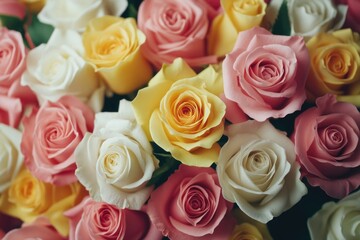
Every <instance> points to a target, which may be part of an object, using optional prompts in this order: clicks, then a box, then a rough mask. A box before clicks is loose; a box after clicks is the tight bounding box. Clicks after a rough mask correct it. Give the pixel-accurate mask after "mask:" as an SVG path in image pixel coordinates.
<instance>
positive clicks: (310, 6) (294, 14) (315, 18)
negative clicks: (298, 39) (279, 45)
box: [287, 0, 347, 38]
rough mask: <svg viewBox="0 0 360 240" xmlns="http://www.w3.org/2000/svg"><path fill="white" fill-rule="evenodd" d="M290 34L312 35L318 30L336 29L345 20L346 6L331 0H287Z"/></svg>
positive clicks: (318, 31)
mask: <svg viewBox="0 0 360 240" xmlns="http://www.w3.org/2000/svg"><path fill="white" fill-rule="evenodd" d="M287 6H288V11H289V18H290V25H291V35H298V36H303V37H305V38H306V37H307V38H309V37H312V36H315V35H316V34H318V33H320V32H328V31H331V30H337V29H340V28H341V27H342V25H343V24H344V22H345V17H346V12H347V7H346V6H345V5H337V6H335V4H334V3H333V0H316V1H313V0H288V1H287Z"/></svg>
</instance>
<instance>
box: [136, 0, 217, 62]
mask: <svg viewBox="0 0 360 240" xmlns="http://www.w3.org/2000/svg"><path fill="white" fill-rule="evenodd" d="M208 8H209V6H206V5H205V4H204V2H203V1H202V0H201V1H193V0H145V1H143V2H142V3H141V5H140V7H139V12H138V26H139V28H140V29H141V31H143V32H144V34H145V35H146V42H145V43H144V44H143V45H142V52H143V54H144V56H145V57H146V58H147V59H148V60H149V61H150V62H152V63H153V64H154V65H155V66H156V67H157V68H160V67H161V65H162V64H163V63H172V62H173V60H174V59H175V58H177V57H181V58H183V59H184V60H185V61H186V62H187V63H188V64H189V65H191V66H201V65H205V64H209V63H216V62H217V58H216V56H207V53H206V35H207V32H208V27H209V25H210V23H209V21H210V20H209V19H208V17H207V14H208V11H207V9H208Z"/></svg>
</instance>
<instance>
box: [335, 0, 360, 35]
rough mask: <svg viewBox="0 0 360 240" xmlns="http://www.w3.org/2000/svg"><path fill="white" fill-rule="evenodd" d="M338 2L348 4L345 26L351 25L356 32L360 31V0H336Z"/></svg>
mask: <svg viewBox="0 0 360 240" xmlns="http://www.w3.org/2000/svg"><path fill="white" fill-rule="evenodd" d="M335 2H336V3H337V4H345V5H347V6H348V11H347V14H346V20H345V25H344V27H349V28H351V29H352V30H354V31H355V32H360V15H359V11H360V1H359V0H335Z"/></svg>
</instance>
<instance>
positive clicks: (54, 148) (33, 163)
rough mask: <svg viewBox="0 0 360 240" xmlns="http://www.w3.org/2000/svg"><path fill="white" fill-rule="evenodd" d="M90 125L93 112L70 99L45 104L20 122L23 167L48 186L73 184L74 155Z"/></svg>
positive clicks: (69, 97) (79, 102)
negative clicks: (22, 123)
mask: <svg viewBox="0 0 360 240" xmlns="http://www.w3.org/2000/svg"><path fill="white" fill-rule="evenodd" d="M93 124H94V113H93V111H92V110H91V109H90V108H89V107H88V106H86V105H85V104H83V103H82V102H81V101H80V100H78V99H77V98H75V97H73V96H64V97H62V98H60V99H59V101H58V102H55V103H53V102H45V103H44V104H43V105H42V106H41V107H40V109H39V110H36V109H34V110H33V111H32V113H31V114H30V116H29V117H27V118H25V119H24V132H23V136H22V140H21V151H22V153H23V155H24V158H25V164H26V166H27V167H28V168H29V170H30V171H31V172H32V174H34V176H36V177H38V178H39V179H41V180H43V181H45V182H48V183H52V184H55V185H65V184H69V183H72V182H75V181H76V180H77V178H76V176H75V169H76V165H75V156H74V151H75V149H76V147H77V145H78V144H79V143H80V141H81V140H82V138H83V137H84V135H85V133H86V132H89V131H92V130H93Z"/></svg>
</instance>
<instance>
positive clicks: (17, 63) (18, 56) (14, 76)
mask: <svg viewBox="0 0 360 240" xmlns="http://www.w3.org/2000/svg"><path fill="white" fill-rule="evenodd" d="M0 52H1V55H0V87H10V86H11V85H12V84H13V82H14V81H17V80H18V79H20V77H21V75H22V73H23V72H24V70H25V67H26V64H25V57H26V53H27V51H26V48H25V46H24V43H23V40H22V37H21V34H20V33H19V32H16V31H12V30H8V29H7V28H5V27H0Z"/></svg>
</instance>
